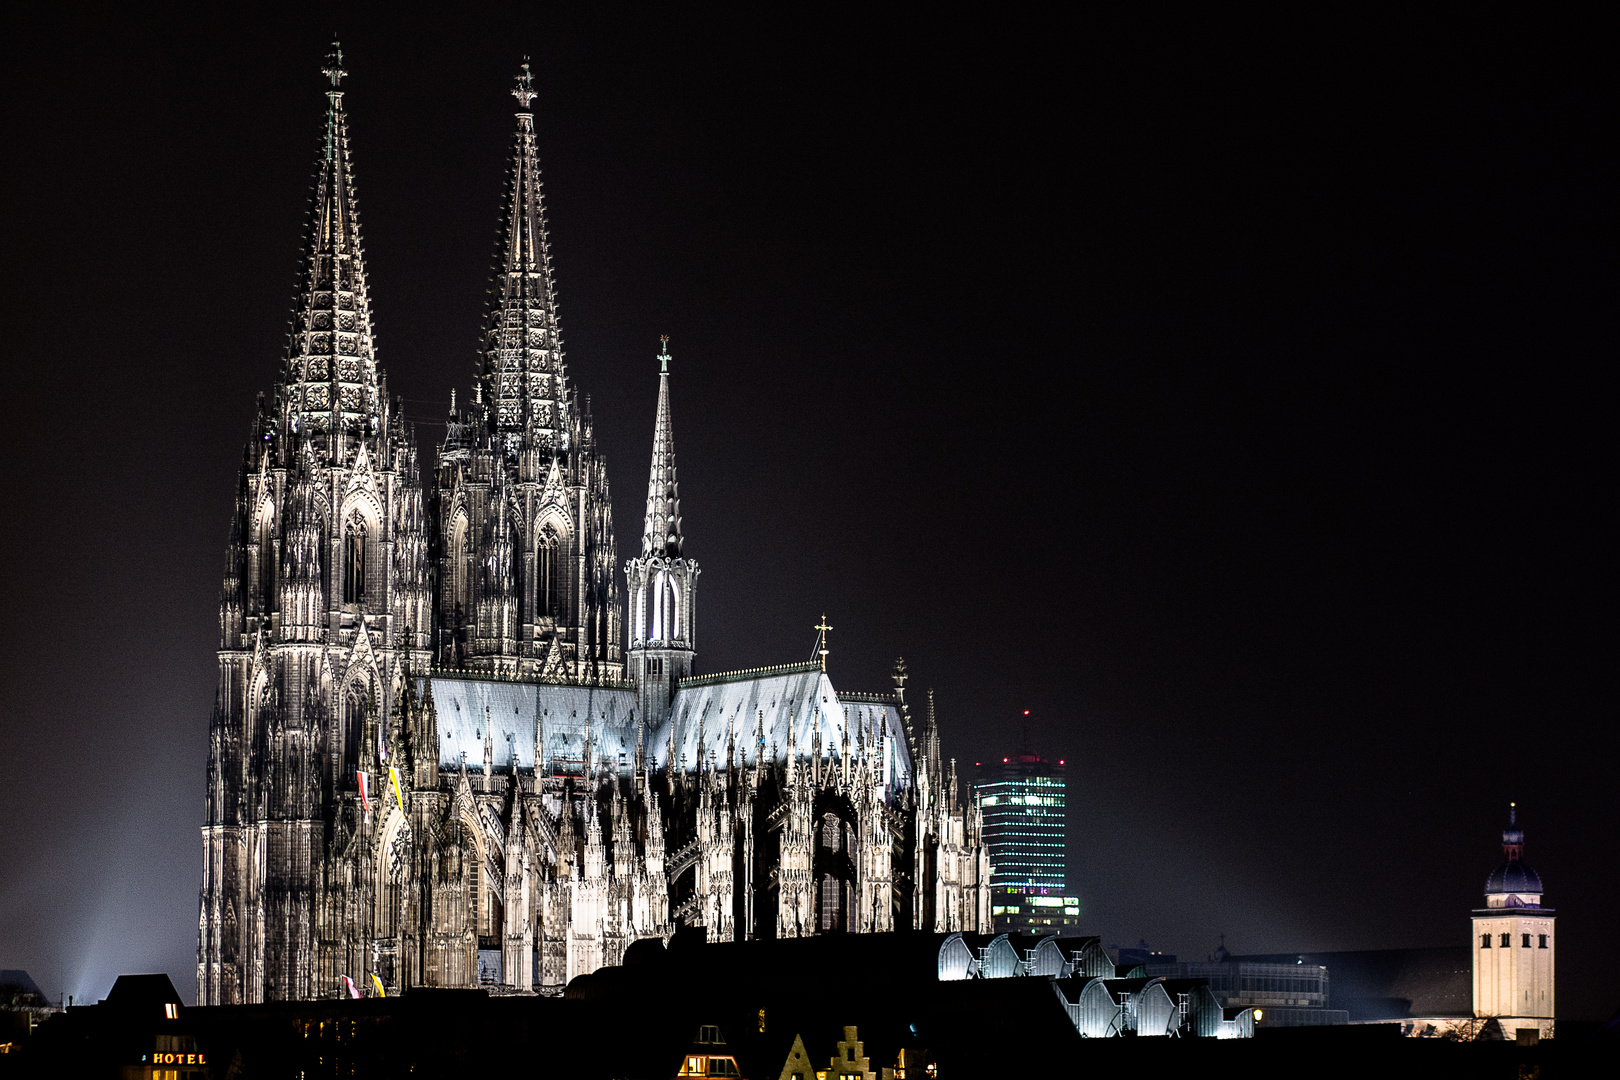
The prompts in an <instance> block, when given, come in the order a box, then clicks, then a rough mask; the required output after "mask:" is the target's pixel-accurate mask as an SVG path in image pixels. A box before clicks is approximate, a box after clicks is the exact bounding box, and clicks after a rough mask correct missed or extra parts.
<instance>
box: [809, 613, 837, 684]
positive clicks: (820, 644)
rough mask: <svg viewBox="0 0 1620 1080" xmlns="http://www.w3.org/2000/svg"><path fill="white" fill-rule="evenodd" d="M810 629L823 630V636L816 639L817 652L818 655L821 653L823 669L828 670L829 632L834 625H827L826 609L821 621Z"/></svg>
mask: <svg viewBox="0 0 1620 1080" xmlns="http://www.w3.org/2000/svg"><path fill="white" fill-rule="evenodd" d="M810 629H812V630H819V631H820V632H821V636H820V637H818V638H817V639H816V645H817V649H816V653H817V655H819V656H820V657H821V670H822V671H826V670H827V652H828V649H827V633H828V632H829V631H830V630H832V627H830V626H828V625H827V613H826V612H825V611H823V612H822V613H821V621H820V622H819V623H817V624H816V625H815V626H812V627H811V628H810Z"/></svg>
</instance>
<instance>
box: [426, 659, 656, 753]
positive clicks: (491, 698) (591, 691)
mask: <svg viewBox="0 0 1620 1080" xmlns="http://www.w3.org/2000/svg"><path fill="white" fill-rule="evenodd" d="M426 681H427V680H425V679H419V680H418V682H417V689H418V691H419V692H420V691H421V690H422V689H424V686H423V684H425V682H426ZM433 704H434V709H435V713H436V715H437V719H438V728H439V767H440V768H441V769H445V768H455V767H458V766H459V765H460V764H461V761H462V756H461V755H462V754H466V755H467V756H466V761H467V767H468V768H470V769H473V770H475V771H476V770H479V769H482V768H483V766H484V740H485V738H486V737H487V738H488V739H489V743H490V749H491V754H492V757H493V762H492V764H493V767H494V768H495V769H496V770H497V771H499V770H504V769H510V768H511V767H512V758H513V756H514V755H516V757H517V766H518V768H519V769H532V768H534V734H535V725H536V723H537V722H543V723H544V725H545V736H546V749H545V755H546V760H547V762H548V763H549V765H550V767H551V768H552V769H553V770H556V769H559V768H563V767H564V765H565V763H566V764H567V765H568V766H569V767H568V768H567V771H570V772H578V771H579V766H580V763H581V762H582V761H583V759H584V756H585V735H586V727H587V724H588V725H589V727H590V732H589V734H590V737H591V755H592V760H593V761H598V762H599V761H603V760H604V759H605V760H606V761H607V762H608V763H609V764H617V763H618V762H620V761H623V762H626V763H633V762H634V761H635V759H636V709H635V705H636V699H635V693H634V691H631V690H629V689H624V688H619V687H600V686H553V685H549V684H544V683H516V682H500V681H496V680H494V679H478V678H474V677H445V676H442V675H435V676H434V677H433ZM621 754H622V755H623V757H620V755H621Z"/></svg>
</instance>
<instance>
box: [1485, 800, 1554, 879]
mask: <svg viewBox="0 0 1620 1080" xmlns="http://www.w3.org/2000/svg"><path fill="white" fill-rule="evenodd" d="M1518 816H1519V815H1518V805H1517V804H1516V803H1509V804H1508V827H1507V828H1505V829H1503V830H1502V856H1503V862H1502V865H1501V866H1498V867H1497V868H1496V869H1495V870H1492V871H1491V876H1490V877H1488V878H1486V879H1485V892H1486V893H1487V894H1490V893H1534V894H1537V895H1539V894H1540V893H1541V892H1542V888H1541V875H1540V874H1538V873H1536V872H1535V871H1534V870H1532V869H1530V866H1529V864H1528V863H1526V862H1525V861H1524V830H1523V829H1521V828H1519V822H1518Z"/></svg>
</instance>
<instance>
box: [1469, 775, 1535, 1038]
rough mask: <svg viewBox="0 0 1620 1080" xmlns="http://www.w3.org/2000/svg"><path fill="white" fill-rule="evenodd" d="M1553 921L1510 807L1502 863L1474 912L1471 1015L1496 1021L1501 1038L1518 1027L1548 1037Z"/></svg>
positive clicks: (1511, 1035)
mask: <svg viewBox="0 0 1620 1080" xmlns="http://www.w3.org/2000/svg"><path fill="white" fill-rule="evenodd" d="M1553 918H1554V912H1553V909H1552V908H1549V907H1543V906H1542V903H1541V876H1540V875H1539V874H1537V873H1536V872H1535V871H1534V870H1532V869H1530V865H1529V864H1528V863H1526V862H1525V861H1524V830H1523V829H1521V828H1519V824H1518V808H1517V806H1515V805H1514V804H1512V803H1510V804H1508V827H1507V828H1506V829H1504V830H1502V865H1501V866H1498V867H1497V868H1496V869H1495V870H1493V871H1492V872H1491V876H1490V877H1489V878H1487V879H1486V880H1485V906H1484V907H1483V908H1479V909H1477V910H1475V912H1474V1016H1475V1018H1476V1019H1479V1020H1486V1021H1495V1023H1496V1024H1497V1026H1498V1028H1499V1029H1500V1034H1501V1036H1502V1037H1503V1038H1506V1039H1513V1038H1515V1037H1517V1036H1518V1032H1519V1030H1520V1029H1521V1028H1522V1029H1526V1030H1534V1031H1535V1032H1536V1034H1535V1036H1533V1037H1534V1038H1538V1039H1545V1038H1550V1037H1552V1034H1553V955H1554V941H1553ZM1490 1034H1495V1033H1494V1032H1493V1033H1490Z"/></svg>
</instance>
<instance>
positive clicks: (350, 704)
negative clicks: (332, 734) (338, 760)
mask: <svg viewBox="0 0 1620 1080" xmlns="http://www.w3.org/2000/svg"><path fill="white" fill-rule="evenodd" d="M365 718H366V696H365V691H364V690H363V689H362V688H361V687H358V686H351V687H349V692H348V693H347V694H345V695H344V700H343V782H344V783H345V784H352V783H354V782H355V781H354V774H355V772H356V771H358V770H359V768H360V742H361V739H360V733H361V731H362V730H364V723H365Z"/></svg>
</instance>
